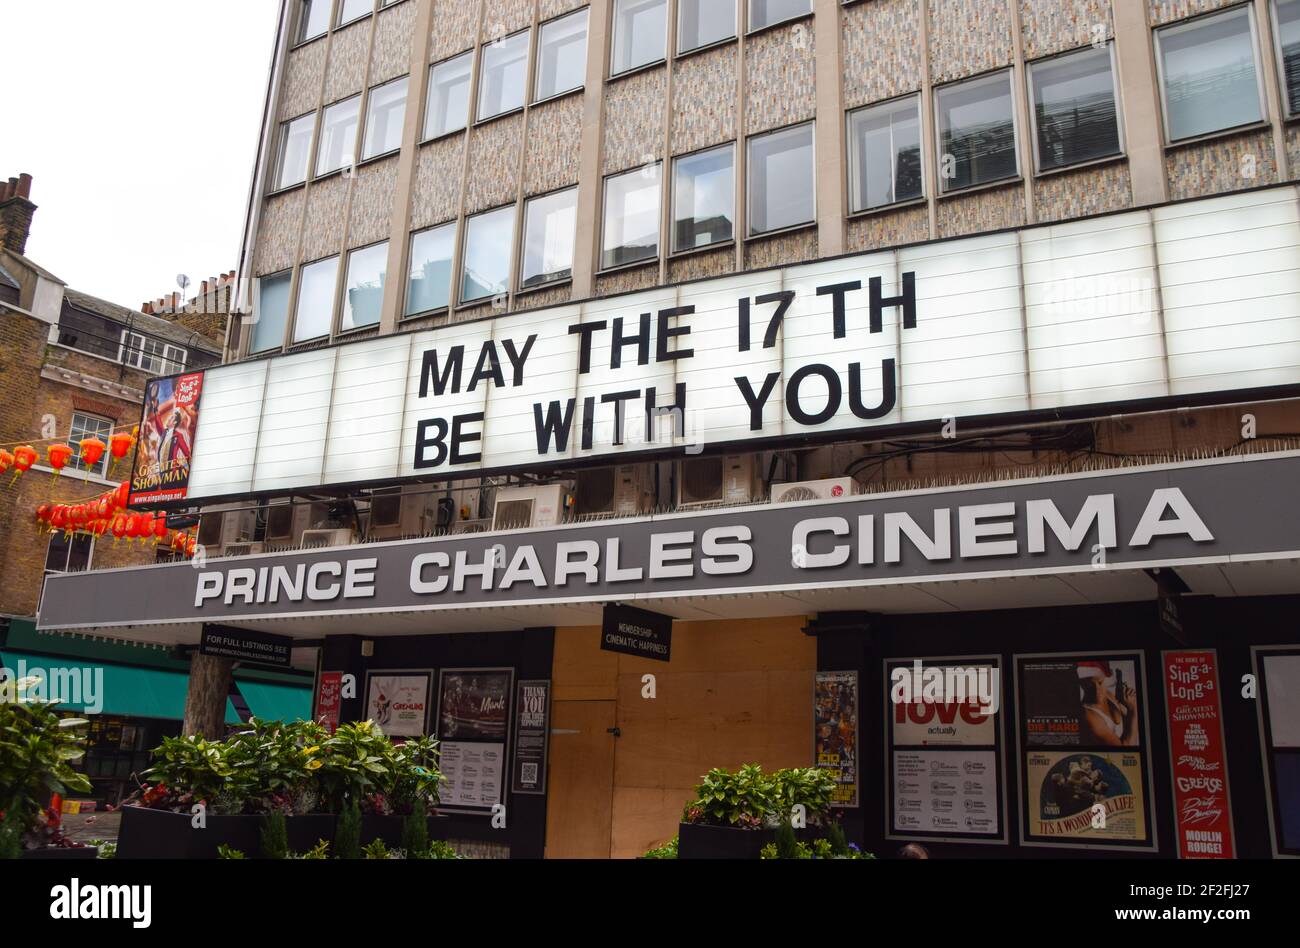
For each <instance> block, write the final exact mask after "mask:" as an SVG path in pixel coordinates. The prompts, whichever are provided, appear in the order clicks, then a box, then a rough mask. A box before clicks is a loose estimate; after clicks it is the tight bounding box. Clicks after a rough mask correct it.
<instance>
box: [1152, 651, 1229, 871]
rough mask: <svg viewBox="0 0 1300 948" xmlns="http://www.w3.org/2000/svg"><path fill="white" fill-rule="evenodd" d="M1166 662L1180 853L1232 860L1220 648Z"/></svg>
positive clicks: (1172, 656) (1169, 655)
mask: <svg viewBox="0 0 1300 948" xmlns="http://www.w3.org/2000/svg"><path fill="white" fill-rule="evenodd" d="M1162 658H1163V668H1164V680H1165V710H1166V712H1167V713H1168V716H1169V753H1170V756H1171V757H1172V758H1173V760H1172V764H1173V775H1174V823H1175V825H1176V826H1177V829H1178V855H1179V856H1181V857H1182V858H1183V859H1232V858H1233V855H1234V853H1233V845H1232V808H1231V807H1230V806H1229V805H1228V758H1227V752H1226V750H1225V747H1224V741H1223V708H1222V700H1221V698H1220V692H1219V670H1218V663H1219V661H1218V655H1217V654H1216V653H1215V651H1214V649H1200V650H1194V651H1179V652H1164V653H1163V654H1162Z"/></svg>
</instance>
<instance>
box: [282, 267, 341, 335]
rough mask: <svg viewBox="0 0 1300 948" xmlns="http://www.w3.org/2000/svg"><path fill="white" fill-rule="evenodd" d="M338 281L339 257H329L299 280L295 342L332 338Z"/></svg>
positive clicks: (307, 268) (295, 314) (294, 324)
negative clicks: (330, 335) (335, 292)
mask: <svg viewBox="0 0 1300 948" xmlns="http://www.w3.org/2000/svg"><path fill="white" fill-rule="evenodd" d="M338 279H339V258H338V257H326V258H325V259H324V260H317V261H316V262H315V263H309V264H307V265H306V266H305V267H303V268H302V273H301V274H300V275H299V277H298V306H297V308H296V309H295V311H294V322H293V341H294V342H302V341H303V340H305V339H319V338H321V337H322V336H328V335H329V334H330V327H331V326H332V325H333V323H334V290H335V288H336V287H337V286H338Z"/></svg>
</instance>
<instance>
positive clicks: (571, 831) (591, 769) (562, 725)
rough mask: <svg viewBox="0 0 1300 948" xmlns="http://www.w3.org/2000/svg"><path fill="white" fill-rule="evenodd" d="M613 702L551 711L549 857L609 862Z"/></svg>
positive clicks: (565, 704) (563, 704) (570, 704)
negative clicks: (606, 860) (604, 860)
mask: <svg viewBox="0 0 1300 948" xmlns="http://www.w3.org/2000/svg"><path fill="white" fill-rule="evenodd" d="M613 726H614V702H613V701H557V702H555V706H554V709H553V711H552V713H551V749H550V761H549V764H548V766H549V768H550V773H549V776H548V778H547V784H548V786H547V800H546V858H547V859H608V858H609V856H610V830H611V826H612V817H613V806H614V735H612V734H610V733H609V730H608V729H609V728H612V727H613Z"/></svg>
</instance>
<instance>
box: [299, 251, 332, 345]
mask: <svg viewBox="0 0 1300 948" xmlns="http://www.w3.org/2000/svg"><path fill="white" fill-rule="evenodd" d="M344 256H345V255H344V254H340V253H332V254H328V255H327V256H324V257H317V258H316V259H315V260H307V261H305V262H303V263H300V264H298V273H297V276H296V278H295V279H294V280H293V282H292V284H291V286H290V290H291V292H292V296H291V298H290V301H289V319H288V320H287V322H288V332H287V334H286V335H287V341H288V345H289V346H301V345H306V344H307V343H313V342H320V341H321V340H322V339H332V338H333V337H334V335H335V333H336V331H337V330H336V327H337V326H338V320H339V313H338V310H339V280H340V279H343V275H342V273H341V270H342V261H343V257H344ZM330 260H333V261H334V296H333V298H332V299H331V301H330V314H329V319H328V320H327V322H326V326H325V331H324V332H323V333H318V334H317V335H314V336H304V337H303V338H301V339H299V338H298V317H299V316H301V315H302V313H301V312H300V309H301V307H302V288H303V284H304V280H303V275H304V274H305V273H306V272H307V270H308V269H309V268H311V267H314V266H316V264H318V263H327V262H328V261H330Z"/></svg>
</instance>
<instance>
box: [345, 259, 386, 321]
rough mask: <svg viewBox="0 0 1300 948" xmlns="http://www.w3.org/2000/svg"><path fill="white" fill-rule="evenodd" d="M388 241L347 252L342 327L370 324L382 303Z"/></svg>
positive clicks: (377, 317) (377, 319) (377, 315)
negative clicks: (346, 286) (346, 276)
mask: <svg viewBox="0 0 1300 948" xmlns="http://www.w3.org/2000/svg"><path fill="white" fill-rule="evenodd" d="M387 271H388V241H386V240H385V241H384V242H383V243H382V244H373V245H371V246H369V247H363V248H361V249H360V250H354V251H352V253H350V254H348V292H347V295H346V296H344V297H343V330H344V331H345V332H346V331H347V330H349V329H359V328H361V327H362V326H374V325H377V324H378V322H379V312H380V310H381V309H382V307H383V302H384V275H385V273H386V272H387Z"/></svg>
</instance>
